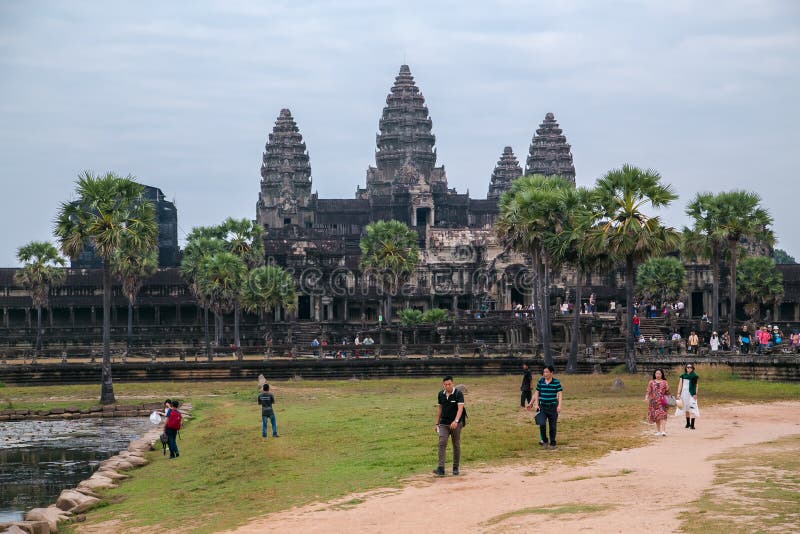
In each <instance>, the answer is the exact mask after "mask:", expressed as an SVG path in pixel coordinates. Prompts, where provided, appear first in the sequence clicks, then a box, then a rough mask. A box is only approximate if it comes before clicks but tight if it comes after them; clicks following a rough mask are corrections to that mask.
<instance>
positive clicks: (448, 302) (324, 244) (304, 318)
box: [0, 65, 800, 347]
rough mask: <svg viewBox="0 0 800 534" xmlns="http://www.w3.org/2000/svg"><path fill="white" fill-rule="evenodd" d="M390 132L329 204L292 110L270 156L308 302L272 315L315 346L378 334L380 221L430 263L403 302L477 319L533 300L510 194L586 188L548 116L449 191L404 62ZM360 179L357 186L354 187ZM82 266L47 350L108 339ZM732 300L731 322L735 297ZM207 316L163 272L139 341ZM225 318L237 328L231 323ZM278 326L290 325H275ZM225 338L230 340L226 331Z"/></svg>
mask: <svg viewBox="0 0 800 534" xmlns="http://www.w3.org/2000/svg"><path fill="white" fill-rule="evenodd" d="M378 130H379V131H378V134H377V137H376V152H375V165H374V166H370V167H369V168H368V169H367V171H366V180H365V185H364V187H361V186H360V185H356V188H355V195H354V197H353V198H349V199H320V198H318V196H317V194H316V193H312V171H311V160H310V157H309V153H308V151H307V150H306V145H305V143H304V141H303V137H302V134H301V132H300V128H299V127H298V125H297V123H296V122H295V120H294V118H293V117H292V114H291V112H290V111H289V110H288V109H282V110H281V111H280V113H279V115H278V118H277V120H276V121H275V126H274V128H273V130H272V133H271V134H270V135H269V139H268V141H267V143H266V148H265V151H264V154H263V163H262V165H261V182H260V192H259V195H258V201H257V203H256V214H255V215H256V217H255V220H256V221H257V222H258V223H259V224H261V225H263V227H264V229H265V237H264V244H265V251H266V260H267V261H268V262H274V263H276V264H278V265H281V266H283V267H285V268H287V269H290V270H291V271H292V272H293V273H294V276H295V277H296V280H297V284H298V294H299V303H298V309H297V311H296V312H295V313H294V314H292V315H291V316H287V314H285V313H284V311H283V310H276V312H275V317H274V319H275V320H277V321H278V322H279V323H280V322H281V320H284V319H291V322H294V324H295V325H297V327H296V328H295V332H298V331H299V332H305V335H307V336H310V337H312V338H313V337H316V336H315V334H316V333H318V332H320V331H321V330H325V329H327V331H328V332H330V335H331V337H333V335H337V334H334V332H336V333H339V334H340V333H345V334H346V335H350V336H352V335H353V333H354V332H355V331H357V330H362V331H363V330H369V329H370V328H373V327H374V326H375V325H376V324H377V320H378V314H379V311H378V310H379V302H380V300H381V298H382V295H381V294H380V292H379V288H377V287H375V286H374V285H372V284H371V283H370V282H369V281H367V280H365V279H364V278H362V277H361V276H360V273H359V269H358V265H359V257H360V249H359V240H360V238H361V236H362V235H363V233H364V230H365V227H366V226H367V225H368V224H369V223H371V222H373V221H377V220H385V219H396V220H399V221H401V222H403V223H405V224H407V225H408V226H409V227H410V228H412V229H414V230H415V231H416V232H417V234H418V236H419V245H420V258H421V261H420V265H419V268H418V269H417V271H416V273H415V274H414V276H413V278H412V279H411V280H410V281H409V283H408V284H406V286H405V287H403V288H402V290H401V292H400V293H401V294H400V296H399V298H396V299H395V300H394V306H395V307H405V306H412V307H417V308H420V309H428V308H434V307H437V308H444V309H448V310H451V311H453V312H457V313H459V314H460V315H461V316H464V317H471V318H472V319H474V312H476V311H478V312H480V311H483V310H499V311H502V310H510V309H511V308H512V306H513V305H514V304H516V303H519V304H523V305H525V304H528V303H529V302H530V295H529V292H528V288H529V279H528V275H527V269H526V266H525V265H526V261H525V258H524V257H523V256H521V255H519V254H515V253H509V252H507V251H504V250H503V248H502V247H501V246H500V244H499V243H498V240H497V238H496V236H495V233H494V230H493V227H492V225H493V221H494V219H495V217H496V216H497V214H498V206H497V202H498V199H499V197H500V195H501V194H502V193H503V192H504V191H506V190H508V188H509V187H510V184H511V182H512V181H513V180H515V179H516V178H518V177H520V176H522V175H523V174H542V175H545V176H560V177H561V178H562V179H564V180H567V181H568V182H570V183H572V184H573V185H574V184H575V167H574V165H573V160H572V153H571V147H570V145H569V144H568V143H567V140H566V137H565V136H564V134H563V132H562V130H561V128H560V127H559V124H558V123H557V122H556V120H555V117H554V115H553V114H552V113H546V114H545V116H544V120H543V121H542V123H541V124H540V125H539V127H538V128H537V129H536V131H535V133H534V135H533V136H532V141H531V144H530V147H529V150H528V154H527V159H526V164H525V169H524V170H523V168H522V167H521V165H520V163H519V161H518V159H517V157H516V156H515V155H514V152H513V150H512V148H511V147H510V146H506V147H505V148H503V150H502V152H501V153H500V156H499V160H498V162H497V165H496V167H495V169H494V172H493V173H492V175H491V176H490V177H487V181H488V184H487V190H488V193H487V198H485V199H474V198H470V196H469V194H464V193H458V192H457V191H456V189H455V188H453V187H451V186H450V185H451V184H449V183H448V178H447V174H446V172H445V167H444V166H443V165H439V166H437V154H436V149H435V144H436V137H435V136H434V134H433V122H432V120H431V117H430V115H429V113H428V108H427V106H426V103H425V99H424V97H423V95H422V93H421V92H420V90H419V88H418V87H417V85H416V83H415V81H414V78H413V77H412V75H411V71H410V69H409V67H408V66H407V65H403V66H401V67H400V72H399V74H398V75H397V77H396V78H395V82H394V84H393V86H392V87H391V90H390V92H389V95H388V96H387V97H386V106H385V107H384V108H383V113H382V115H381V117H380V120H379V122H378ZM593 178H594V177H592V179H593ZM358 183H359V180H358V179H357V178H354V180H353V184H354V185H355V184H358ZM158 193H160V191H159V192H158ZM160 197H161V198H163V195H160ZM172 208H174V206H172ZM230 215H232V216H233V217H242V216H247V214H235V213H232V214H230ZM213 222H214V221H209V224H213ZM74 267H77V264H73V268H72V269H69V271H68V278H67V282H66V284H65V285H64V286H63V287H60V288H57V289H55V290H54V291H53V297H52V299H51V308H50V310H48V311H46V313H45V321H44V324H45V326H46V327H48V328H49V329H50V330H49V332H48V334H47V335H46V336H45V338H44V341H45V344H48V343H50V344H51V346H52V345H53V344H55V346H64V347H67V346H68V345H70V344H81V343H83V344H85V343H87V342H96V341H97V340H99V336H100V326H101V324H102V303H101V293H102V282H101V273H100V271H99V270H97V269H80V268H74ZM687 267H688V268H687V277H688V279H689V289H688V291H689V293H690V294H689V298H688V299H687V309H688V311H689V315H690V316H699V315H701V314H702V313H703V311H704V310H708V309H710V301H711V299H710V292H711V284H710V269H709V268H708V265H706V264H699V265H690V266H687ZM13 273H14V269H0V339H2V340H3V341H4V344H5V345H6V346H9V345H15V344H20V345H24V344H26V343H29V342H30V340H31V339H32V338H33V335H32V331H33V330H35V326H34V327H33V328H32V322H33V324H34V325H35V310H34V309H33V308H32V304H31V299H30V297H29V296H28V295H27V292H26V291H25V290H24V289H23V288H21V287H18V286H17V285H16V283H15V282H14V280H13ZM723 274H724V273H723ZM784 276H785V279H786V287H787V289H786V295H785V297H784V304H782V305H781V306H780V307H779V308H776V309H775V311H774V317H775V319H778V318H780V319H781V320H791V321H798V320H800V273H795V272H794V271H792V270H791V269H789V270H788V271H787V270H785V269H784ZM570 277H571V274H570V273H563V274H559V275H557V276H555V277H554V279H553V284H554V286H555V287H556V290H555V291H554V293H553V298H554V299H557V298H561V297H562V296H565V287H566V286H568V285H571V284H572V283H573V281H572V280H571V278H570ZM585 283H586V285H587V286H588V287H587V289H586V290H585V291H586V292H585V295H587V296H588V294H589V293H590V292H594V293H595V294H596V296H597V302H598V307H599V309H600V310H601V311H602V310H604V309H607V306H608V302H609V301H611V300H614V299H617V300H619V299H620V297H621V295H622V294H624V291H623V287H622V278H621V276H620V275H619V274H618V273H614V272H611V273H596V274H594V275H593V276H589V277H587V280H586V281H585ZM724 290H725V289H724V287H723V291H724ZM724 294H725V293H724V292H723V293H722V295H724ZM721 300H722V301H723V309H722V310H720V313H721V316H723V317H724V316H725V315H726V312H725V309H724V297H723V298H721ZM554 303H555V302H554ZM467 310H469V311H471V312H473V313H472V314H468V313H467ZM32 316H33V317H34V318H33V321H32ZM201 318H202V314H201V312H200V308H199V306H198V304H197V302H196V301H195V300H194V298H193V297H192V296H191V294H190V292H189V290H188V287H187V285H186V283H185V281H184V280H183V279H182V278H181V276H180V273H179V271H178V269H177V268H174V267H173V268H162V269H161V270H160V271H159V272H158V273H157V274H156V275H155V276H154V277H152V278H151V279H150V280H148V281H147V282H146V284H145V286H144V288H143V289H142V290H141V292H140V296H139V297H138V300H137V306H136V308H135V311H134V324H135V326H136V331H137V339H138V340H139V341H140V342H142V343H144V344H146V343H157V342H160V341H164V340H173V341H176V342H180V343H186V344H193V345H199V344H201V338H202V329H201V327H202V319H201ZM126 321H127V301H126V299H125V298H124V297H123V296H122V293H121V291H120V290H119V288H116V289H115V292H114V295H113V297H112V323H113V325H114V328H115V334H114V337H115V339H116V340H119V341H122V338H123V336H122V335H121V333H122V332H123V330H124V325H125V324H126ZM225 323H226V326H227V325H232V321H231V320H229V318H226V321H225ZM263 324H264V318H263V317H257V316H255V315H247V314H245V316H244V317H243V321H242V332H243V344H245V345H248V344H250V345H254V344H258V343H263V339H264V328H263ZM303 324H305V325H306V326H302V325H303ZM272 328H275V329H277V330H278V331H279V330H280V327H279V326H278V325H277V324H276V325H274V326H273V327H272ZM492 328H494V327H492ZM531 331H532V328H528V329H525V328H523V329H521V330H519V331H516V332H514V329H513V328H511V327H509V328H506V329H505V330H503V331H497V332H494V333H493V334H491V335H494V337H495V340H497V341H500V342H502V341H509V340H513V339H517V340H521V339H523V338H527V339H529V336H530V332H531ZM226 332H227V331H226ZM471 335H473V336H476V335H477V334H475V332H473V334H471ZM481 335H483V336H486V335H489V334H481ZM226 337H227V338H228V339H230V338H231V337H232V336H230V335H228V334H227V333H226ZM303 341H304V339H300V340H299V342H303Z"/></svg>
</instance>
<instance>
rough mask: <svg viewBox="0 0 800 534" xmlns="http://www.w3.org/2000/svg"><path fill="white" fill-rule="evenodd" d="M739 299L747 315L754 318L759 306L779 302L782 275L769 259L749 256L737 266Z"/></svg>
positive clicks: (781, 295)
mask: <svg viewBox="0 0 800 534" xmlns="http://www.w3.org/2000/svg"><path fill="white" fill-rule="evenodd" d="M736 284H737V288H736V290H737V293H738V295H739V299H740V300H741V301H742V302H745V303H746V304H747V306H745V308H746V310H745V311H747V312H748V315H750V316H751V317H753V316H755V315H756V313H757V312H758V308H759V304H769V303H772V302H780V299H781V297H783V274H782V273H781V272H780V271H778V270H777V269H776V268H775V262H774V261H773V260H772V259H771V258H765V257H763V256H750V257H746V258H744V259H743V260H742V261H741V263H740V264H739V273H738V275H737V279H736Z"/></svg>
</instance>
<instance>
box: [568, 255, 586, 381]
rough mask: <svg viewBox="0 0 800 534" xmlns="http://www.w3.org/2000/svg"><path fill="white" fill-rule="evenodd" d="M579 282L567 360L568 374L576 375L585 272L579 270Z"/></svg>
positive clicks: (576, 286)
mask: <svg viewBox="0 0 800 534" xmlns="http://www.w3.org/2000/svg"><path fill="white" fill-rule="evenodd" d="M575 274H576V276H577V278H578V279H577V280H576V281H575V306H574V307H573V313H574V314H575V316H574V317H573V318H572V343H571V344H570V348H569V358H567V373H570V374H571V373H576V372H577V371H578V338H579V337H580V335H581V313H580V306H581V292H582V290H583V272H582V271H581V270H580V269H578V270H577V272H576V273H575Z"/></svg>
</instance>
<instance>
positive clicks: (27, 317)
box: [25, 308, 31, 328]
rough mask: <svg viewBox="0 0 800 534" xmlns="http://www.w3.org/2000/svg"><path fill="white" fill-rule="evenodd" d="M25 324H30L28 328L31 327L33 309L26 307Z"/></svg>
mask: <svg viewBox="0 0 800 534" xmlns="http://www.w3.org/2000/svg"><path fill="white" fill-rule="evenodd" d="M25 324H26V325H28V328H30V327H31V309H30V308H25Z"/></svg>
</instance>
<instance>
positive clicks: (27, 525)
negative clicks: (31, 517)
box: [0, 521, 50, 534]
mask: <svg viewBox="0 0 800 534" xmlns="http://www.w3.org/2000/svg"><path fill="white" fill-rule="evenodd" d="M2 525H11V526H14V527H16V528H18V529H19V530H12V531H11V532H24V533H25V534H50V525H48V524H47V521H14V522H13V523H2V524H0V527H2Z"/></svg>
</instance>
